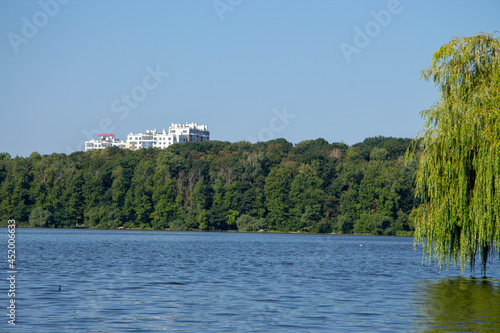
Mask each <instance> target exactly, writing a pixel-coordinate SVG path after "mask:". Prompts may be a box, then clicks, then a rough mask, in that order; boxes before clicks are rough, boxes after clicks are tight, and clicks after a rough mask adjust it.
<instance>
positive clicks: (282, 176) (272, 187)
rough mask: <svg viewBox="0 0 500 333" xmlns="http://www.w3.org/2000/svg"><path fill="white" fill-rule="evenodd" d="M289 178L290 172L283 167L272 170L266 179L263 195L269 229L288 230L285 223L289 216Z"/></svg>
mask: <svg viewBox="0 0 500 333" xmlns="http://www.w3.org/2000/svg"><path fill="white" fill-rule="evenodd" d="M290 178H291V175H290V171H289V170H287V169H285V168H283V167H278V168H273V169H272V170H271V172H270V173H269V175H268V176H267V178H266V183H265V186H264V193H265V196H266V207H267V210H268V214H267V218H266V219H267V221H268V223H269V229H274V230H286V229H288V226H287V223H286V221H287V219H288V216H289V214H290V200H289V192H290Z"/></svg>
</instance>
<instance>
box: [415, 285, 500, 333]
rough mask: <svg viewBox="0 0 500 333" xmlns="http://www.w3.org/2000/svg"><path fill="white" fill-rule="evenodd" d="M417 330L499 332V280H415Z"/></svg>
mask: <svg viewBox="0 0 500 333" xmlns="http://www.w3.org/2000/svg"><path fill="white" fill-rule="evenodd" d="M416 287H417V288H418V290H419V291H418V292H417V294H418V296H417V300H416V307H417V313H418V317H417V319H416V328H417V331H420V332H478V331H481V332H490V331H498V332H500V280H487V279H467V278H449V279H441V280H439V281H425V282H421V283H419V284H418V285H417V286H416Z"/></svg>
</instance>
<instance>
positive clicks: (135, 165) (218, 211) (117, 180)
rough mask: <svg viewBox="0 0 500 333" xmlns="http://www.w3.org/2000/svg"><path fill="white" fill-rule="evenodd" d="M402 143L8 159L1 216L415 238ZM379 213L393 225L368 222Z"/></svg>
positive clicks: (214, 146) (0, 186)
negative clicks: (38, 210) (37, 214)
mask: <svg viewBox="0 0 500 333" xmlns="http://www.w3.org/2000/svg"><path fill="white" fill-rule="evenodd" d="M404 145H406V146H407V145H408V140H407V139H395V138H383V137H377V138H373V139H367V140H365V141H364V142H362V143H359V144H357V145H355V146H352V147H349V146H347V145H345V144H343V143H332V144H329V143H328V142H327V141H326V140H324V139H317V140H309V141H304V142H301V143H299V144H297V145H295V146H294V145H293V144H291V143H289V142H287V141H286V140H284V139H277V140H272V141H268V142H259V143H257V144H251V143H248V142H236V143H229V142H220V141H211V142H203V143H194V142H192V143H187V144H182V145H172V146H171V147H169V148H168V149H166V150H158V149H145V150H138V151H129V150H122V149H106V150H98V151H90V152H85V153H83V152H80V153H73V154H71V155H67V156H66V155H63V154H52V155H44V156H42V155H39V154H32V155H31V156H30V157H28V158H19V157H17V158H14V159H12V158H10V156H8V155H6V154H4V155H0V180H1V182H0V217H1V219H2V220H4V221H7V220H8V219H12V218H14V219H16V220H17V221H18V222H19V223H22V222H27V221H28V220H29V216H30V214H31V212H32V210H33V209H34V208H35V207H43V209H44V210H45V211H47V212H49V213H50V218H48V219H47V222H46V225H52V226H55V227H68V226H74V225H75V223H85V225H89V224H90V226H91V227H92V228H118V227H124V228H142V229H148V228H153V229H158V230H164V229H170V230H193V229H194V230H235V229H237V230H240V231H259V230H261V229H264V230H266V229H268V230H271V231H302V232H321V233H327V232H340V233H353V232H354V231H356V232H360V233H361V232H362V233H382V234H400V233H406V232H408V233H411V231H412V225H411V222H409V219H408V216H409V215H410V213H411V211H412V209H413V208H415V207H416V204H417V202H416V201H415V200H414V199H413V191H414V187H413V181H412V177H413V175H414V172H415V170H416V165H415V164H411V165H408V166H405V165H404V163H403V162H402V160H401V156H402V155H401V154H400V155H397V154H395V155H394V156H395V157H394V158H392V157H391V156H393V155H392V154H393V152H400V151H401V147H402V146H404ZM391 147H392V148H391ZM400 212H401V213H400ZM400 215H401V218H399V216H400ZM380 216H382V217H384V218H385V217H387V220H388V221H389V224H390V225H389V226H388V225H387V223H385V222H381V223H378V222H370V221H372V220H373V221H378V220H377V219H379V217H380ZM384 221H385V220H384ZM370 223H372V224H373V223H374V225H375V227H372V226H371V224H370ZM355 228H356V229H355Z"/></svg>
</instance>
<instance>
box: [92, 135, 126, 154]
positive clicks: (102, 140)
mask: <svg viewBox="0 0 500 333" xmlns="http://www.w3.org/2000/svg"><path fill="white" fill-rule="evenodd" d="M98 135H99V139H97V140H96V139H90V140H88V141H85V151H89V150H95V149H106V148H108V147H119V148H126V145H127V143H126V141H125V140H121V141H120V140H118V139H117V138H115V135H114V134H98Z"/></svg>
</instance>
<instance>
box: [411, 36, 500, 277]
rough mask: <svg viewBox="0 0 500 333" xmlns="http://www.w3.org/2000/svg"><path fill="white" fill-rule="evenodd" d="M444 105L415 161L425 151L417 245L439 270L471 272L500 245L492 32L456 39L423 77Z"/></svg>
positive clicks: (431, 113)
mask: <svg viewBox="0 0 500 333" xmlns="http://www.w3.org/2000/svg"><path fill="white" fill-rule="evenodd" d="M422 77H423V78H424V79H426V80H432V81H433V82H434V83H435V84H436V86H437V87H438V89H439V91H440V95H441V97H440V100H439V101H438V102H437V103H436V104H435V105H433V106H432V108H431V109H429V110H425V111H422V113H421V115H422V118H424V120H425V124H424V128H423V129H422V131H421V133H420V136H419V137H418V138H417V140H415V145H414V147H413V149H410V150H409V152H408V153H407V160H411V159H412V157H413V156H414V155H415V152H416V151H420V152H421V156H420V163H419V168H418V171H417V176H416V188H417V190H416V194H417V196H418V197H420V198H421V200H422V202H423V203H422V204H421V205H420V206H419V209H418V212H417V215H416V221H415V245H417V244H422V247H423V250H424V258H426V259H427V260H428V261H429V262H430V261H431V258H432V256H434V260H435V262H436V264H438V265H439V266H441V265H442V264H444V263H446V265H447V266H448V265H449V263H453V264H457V263H460V269H461V272H463V270H464V268H465V267H466V266H468V265H470V267H471V274H472V272H473V268H474V263H475V260H476V256H477V257H478V258H481V261H482V266H481V267H482V271H483V276H485V275H486V263H487V261H488V258H489V257H490V258H491V255H492V254H493V253H498V250H499V245H500V220H499V219H500V39H499V38H497V37H496V36H494V35H492V34H484V33H481V34H478V35H476V36H473V37H463V38H454V39H452V40H451V41H450V42H449V43H448V44H446V45H444V46H442V47H441V48H440V49H439V50H437V51H436V52H435V53H434V55H433V58H432V66H431V67H429V68H427V69H425V70H423V71H422Z"/></svg>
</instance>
